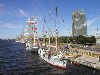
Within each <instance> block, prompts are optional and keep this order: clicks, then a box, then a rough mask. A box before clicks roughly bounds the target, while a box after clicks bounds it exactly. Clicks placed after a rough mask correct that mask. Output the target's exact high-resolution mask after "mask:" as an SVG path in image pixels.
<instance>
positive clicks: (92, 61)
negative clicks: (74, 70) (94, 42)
mask: <svg viewBox="0 0 100 75" xmlns="http://www.w3.org/2000/svg"><path fill="white" fill-rule="evenodd" d="M64 59H67V60H70V61H71V62H74V63H78V64H81V65H84V66H88V67H91V68H94V69H97V70H100V52H96V51H90V50H84V49H76V48H74V49H72V51H71V52H70V53H69V54H65V55H64Z"/></svg>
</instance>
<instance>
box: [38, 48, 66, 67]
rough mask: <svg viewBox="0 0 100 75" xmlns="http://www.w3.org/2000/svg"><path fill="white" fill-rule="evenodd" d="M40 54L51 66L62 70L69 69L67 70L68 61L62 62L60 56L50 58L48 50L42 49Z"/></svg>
mask: <svg viewBox="0 0 100 75" xmlns="http://www.w3.org/2000/svg"><path fill="white" fill-rule="evenodd" d="M38 54H39V56H40V57H41V58H42V59H43V60H45V61H46V62H48V63H49V64H50V65H53V66H56V67H59V68H62V69H67V68H66V63H67V60H61V59H60V55H57V56H51V57H49V55H48V50H45V49H41V48H40V49H39V50H38Z"/></svg>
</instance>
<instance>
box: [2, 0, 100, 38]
mask: <svg viewBox="0 0 100 75" xmlns="http://www.w3.org/2000/svg"><path fill="white" fill-rule="evenodd" d="M56 7H58V12H59V15H60V16H62V17H63V19H64V23H59V31H60V34H59V35H70V34H69V32H68V30H69V31H70V33H72V12H73V11H75V10H79V9H83V10H84V11H85V13H86V18H87V26H88V35H95V34H96V30H97V27H98V29H99V31H100V0H0V38H2V39H6V38H15V37H16V35H20V33H21V32H22V31H24V28H25V25H26V21H27V18H30V17H33V16H35V17H36V18H37V21H38V30H39V31H38V33H39V35H40V36H41V34H42V33H41V31H42V26H43V24H44V22H43V18H44V17H45V16H46V20H47V19H48V13H49V11H54V10H55V8H56ZM53 15H54V12H52V13H51V19H52V20H51V22H48V20H47V22H46V24H45V26H46V25H47V26H46V27H48V26H49V25H50V24H51V25H52V28H53V26H54V24H55V23H54V18H53V17H54V16H53Z"/></svg>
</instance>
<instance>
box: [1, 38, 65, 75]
mask: <svg viewBox="0 0 100 75" xmlns="http://www.w3.org/2000/svg"><path fill="white" fill-rule="evenodd" d="M58 74H60V75H64V74H66V70H62V69H59V68H56V67H54V66H50V65H49V64H47V63H46V62H45V61H44V60H42V59H41V58H40V57H39V56H38V54H37V53H34V52H28V51H26V49H25V44H21V43H16V42H15V41H14V40H13V41H11V40H0V75H58Z"/></svg>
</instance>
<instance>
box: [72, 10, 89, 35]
mask: <svg viewBox="0 0 100 75" xmlns="http://www.w3.org/2000/svg"><path fill="white" fill-rule="evenodd" d="M72 35H73V36H78V35H84V36H86V35H87V22H86V14H85V13H84V11H83V10H78V11H74V12H73V14H72Z"/></svg>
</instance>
